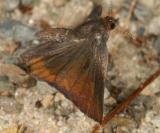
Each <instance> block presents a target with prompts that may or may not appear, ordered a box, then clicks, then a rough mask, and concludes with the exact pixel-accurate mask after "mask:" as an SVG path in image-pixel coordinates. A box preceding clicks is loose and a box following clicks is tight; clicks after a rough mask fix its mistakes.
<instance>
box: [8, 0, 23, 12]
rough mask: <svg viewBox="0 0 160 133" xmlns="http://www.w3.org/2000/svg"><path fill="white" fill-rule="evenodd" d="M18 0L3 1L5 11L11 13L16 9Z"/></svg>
mask: <svg viewBox="0 0 160 133" xmlns="http://www.w3.org/2000/svg"><path fill="white" fill-rule="evenodd" d="M19 3H20V0H5V9H6V10H8V11H12V10H14V9H16V8H17V7H18V5H19Z"/></svg>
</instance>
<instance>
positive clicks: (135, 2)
mask: <svg viewBox="0 0 160 133" xmlns="http://www.w3.org/2000/svg"><path fill="white" fill-rule="evenodd" d="M136 4H137V0H133V1H132V3H131V6H130V9H129V14H128V17H127V20H128V21H130V20H131V17H132V15H133V12H134V9H135V7H136Z"/></svg>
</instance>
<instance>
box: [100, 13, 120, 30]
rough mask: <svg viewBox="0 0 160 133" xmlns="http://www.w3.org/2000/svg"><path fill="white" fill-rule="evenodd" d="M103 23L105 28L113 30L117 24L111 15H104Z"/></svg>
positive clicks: (116, 20)
mask: <svg viewBox="0 0 160 133" xmlns="http://www.w3.org/2000/svg"><path fill="white" fill-rule="evenodd" d="M103 23H104V26H105V27H106V28H107V30H113V29H114V28H115V27H116V26H117V25H118V19H115V18H113V17H111V16H106V17H105V18H103Z"/></svg>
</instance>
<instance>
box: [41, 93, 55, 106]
mask: <svg viewBox="0 0 160 133" xmlns="http://www.w3.org/2000/svg"><path fill="white" fill-rule="evenodd" d="M41 103H42V105H43V107H44V108H48V107H51V106H52V105H53V104H54V96H53V95H46V96H45V97H43V99H42V101H41Z"/></svg>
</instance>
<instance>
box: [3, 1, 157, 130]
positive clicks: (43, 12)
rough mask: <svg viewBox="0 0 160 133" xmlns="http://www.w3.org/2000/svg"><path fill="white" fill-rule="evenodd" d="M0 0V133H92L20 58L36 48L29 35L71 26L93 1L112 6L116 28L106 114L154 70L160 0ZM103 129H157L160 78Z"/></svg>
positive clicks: (112, 35)
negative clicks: (133, 0) (31, 72)
mask: <svg viewBox="0 0 160 133" xmlns="http://www.w3.org/2000/svg"><path fill="white" fill-rule="evenodd" d="M131 2H132V1H131V0H111V1H109V2H108V0H97V1H96V0H92V1H91V0H81V1H79V0H37V1H36V0H35V1H34V0H12V1H10V0H0V132H1V133H90V132H91V130H92V128H93V127H94V125H96V124H97V123H96V122H95V121H94V120H92V119H90V118H88V117H87V116H86V115H85V114H83V113H82V112H81V111H80V110H79V109H78V108H77V107H76V106H75V105H73V104H72V102H71V101H69V100H67V99H66V98H65V97H64V96H63V95H62V94H61V93H59V92H58V91H57V90H56V89H55V88H54V87H52V86H49V85H48V84H47V83H45V82H43V81H38V80H36V79H35V78H33V77H31V76H30V75H29V74H28V73H26V72H25V71H23V70H22V69H21V68H20V67H19V66H17V65H16V64H18V62H19V60H18V57H19V55H20V54H21V53H23V51H25V50H26V49H27V48H29V47H30V46H31V45H36V43H37V41H36V37H35V33H36V32H37V31H39V30H42V29H43V30H45V28H48V27H65V28H75V27H76V26H77V25H79V24H81V23H83V22H84V21H85V20H86V18H87V16H88V15H89V14H90V13H91V11H92V10H93V7H94V4H101V5H102V7H103V13H102V16H106V15H107V14H108V11H110V9H112V14H113V15H114V17H116V18H119V25H118V26H117V27H116V29H115V30H113V31H112V32H111V33H110V37H109V40H108V41H107V46H108V49H109V57H110V58H109V60H110V61H109V70H108V77H109V81H110V83H111V85H112V88H111V89H105V96H104V112H105V114H106V113H107V112H109V110H110V109H112V108H113V107H115V106H116V105H117V103H118V102H119V101H122V100H123V99H125V98H126V97H127V96H128V95H129V94H131V93H132V92H133V91H134V90H135V89H136V88H137V87H138V86H139V85H140V84H141V83H142V82H144V81H145V80H146V79H147V78H148V77H149V76H150V75H151V74H153V73H154V72H155V71H156V70H157V69H159V68H160V30H159V29H160V1H159V0H148V1H147V2H146V1H145V0H141V1H140V2H137V4H136V6H135V8H134V10H133V13H132V15H131V17H130V19H128V20H127V16H128V13H129V10H130V9H131ZM99 132H103V133H160V77H159V78H157V79H156V80H155V81H154V82H152V83H151V84H150V85H149V86H148V87H147V88H146V89H145V90H144V91H143V92H142V93H141V94H140V95H139V96H138V97H137V98H136V99H135V100H134V101H132V103H131V104H130V105H129V106H128V107H127V108H126V109H125V110H124V111H123V112H121V113H120V114H119V115H117V116H115V117H114V118H113V119H112V120H111V121H109V122H108V123H107V124H106V126H105V127H104V129H103V130H101V131H99Z"/></svg>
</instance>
